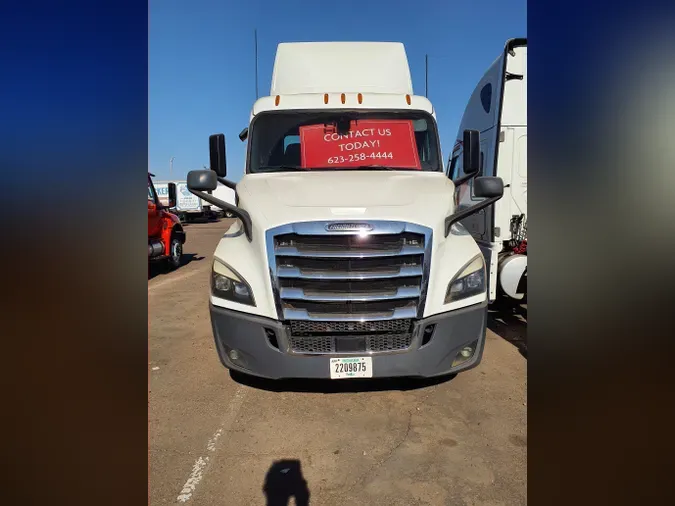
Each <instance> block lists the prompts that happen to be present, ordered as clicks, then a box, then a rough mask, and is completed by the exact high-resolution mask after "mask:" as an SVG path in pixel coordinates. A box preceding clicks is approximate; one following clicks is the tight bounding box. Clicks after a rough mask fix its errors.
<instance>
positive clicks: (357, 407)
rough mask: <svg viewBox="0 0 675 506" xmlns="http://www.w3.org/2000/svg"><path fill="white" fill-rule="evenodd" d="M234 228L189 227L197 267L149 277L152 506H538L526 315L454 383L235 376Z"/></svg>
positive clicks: (501, 322) (154, 271) (501, 318)
mask: <svg viewBox="0 0 675 506" xmlns="http://www.w3.org/2000/svg"><path fill="white" fill-rule="evenodd" d="M229 225H230V220H222V221H220V222H219V223H202V224H190V225H187V226H186V227H185V229H186V232H187V238H188V239H187V243H186V244H185V253H186V255H185V262H184V265H183V266H182V267H180V268H179V269H177V270H175V271H173V272H167V271H165V270H164V269H162V268H161V267H160V266H153V267H152V268H151V270H150V272H149V276H148V278H149V279H148V305H149V344H148V346H149V360H150V363H149V364H148V369H149V374H150V383H149V394H148V395H149V458H150V484H149V493H150V504H152V505H153V506H154V505H162V504H193V505H209V506H210V505H214V506H215V505H217V506H229V505H246V506H248V505H267V506H276V505H287V504H289V505H290V504H295V505H304V504H312V505H327V506H330V505H342V504H350V505H351V504H355V505H359V506H365V505H405V506H412V505H433V506H437V505H438V506H440V505H467V506H468V505H472V506H473V505H485V506H488V505H489V506H497V505H504V506H507V505H508V506H512V505H521V504H526V502H527V497H526V483H527V474H526V458H527V416H526V413H527V406H526V388H527V375H526V366H527V362H526V360H527V359H526V357H527V338H526V320H527V316H526V315H527V309H526V307H523V308H518V311H517V312H515V313H514V312H491V315H490V329H491V330H488V335H487V344H486V349H485V354H484V357H483V361H482V363H481V364H480V365H479V366H478V367H477V368H475V369H472V370H470V371H467V372H465V373H461V374H459V375H457V376H456V377H454V378H451V379H447V378H445V379H443V380H434V381H419V380H417V381H413V380H405V381H403V380H396V381H375V382H366V383H358V382H353V381H349V380H344V381H332V382H331V381H330V380H326V381H304V382H303V381H284V382H270V381H263V380H256V379H249V378H245V377H240V376H238V375H235V376H232V375H230V373H229V371H228V370H227V369H225V368H224V367H223V366H222V365H221V363H220V361H219V360H218V356H217V354H216V350H215V345H214V342H213V335H212V332H211V327H210V320H209V314H208V275H209V270H210V267H211V261H212V253H213V250H214V249H215V246H216V244H217V243H218V241H219V239H220V237H221V236H222V235H223V233H224V232H225V231H226V230H227V228H228V227H229ZM291 497H292V499H290V498H291Z"/></svg>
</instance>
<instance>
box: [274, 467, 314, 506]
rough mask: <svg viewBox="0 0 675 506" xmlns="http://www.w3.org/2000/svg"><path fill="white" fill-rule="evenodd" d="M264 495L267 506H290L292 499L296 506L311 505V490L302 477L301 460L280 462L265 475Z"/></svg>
mask: <svg viewBox="0 0 675 506" xmlns="http://www.w3.org/2000/svg"><path fill="white" fill-rule="evenodd" d="M263 493H264V494H265V497H266V498H267V506H288V504H289V503H290V499H291V497H293V498H295V504H296V506H308V505H309V488H307V481H305V478H304V476H303V475H302V469H301V468H300V461H299V460H278V461H276V462H274V463H273V464H272V466H271V467H270V468H269V470H268V471H267V475H265V483H264V484H263Z"/></svg>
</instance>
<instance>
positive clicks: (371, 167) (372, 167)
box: [355, 165, 415, 170]
mask: <svg viewBox="0 0 675 506" xmlns="http://www.w3.org/2000/svg"><path fill="white" fill-rule="evenodd" d="M355 169H356V170H415V169H409V168H407V167H390V166H389V165H359V166H358V167H355Z"/></svg>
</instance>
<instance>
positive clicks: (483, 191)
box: [473, 176, 504, 199]
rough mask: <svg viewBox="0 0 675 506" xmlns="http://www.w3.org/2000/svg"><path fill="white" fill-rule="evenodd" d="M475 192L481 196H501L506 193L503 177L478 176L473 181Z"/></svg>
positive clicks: (490, 197) (487, 197) (488, 197)
mask: <svg viewBox="0 0 675 506" xmlns="http://www.w3.org/2000/svg"><path fill="white" fill-rule="evenodd" d="M473 193H474V195H475V196H476V197H479V198H486V199H492V198H495V197H501V196H502V195H504V181H502V178H501V177H490V176H482V177H477V178H476V179H474V181H473Z"/></svg>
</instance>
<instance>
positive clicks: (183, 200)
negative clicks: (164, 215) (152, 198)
mask: <svg viewBox="0 0 675 506" xmlns="http://www.w3.org/2000/svg"><path fill="white" fill-rule="evenodd" d="M170 182H171V183H174V184H175V185H176V206H175V207H174V208H172V212H173V213H174V214H176V215H177V216H178V217H179V218H180V220H181V221H189V220H192V219H197V218H203V217H206V218H209V217H210V215H211V206H210V205H209V204H206V205H204V202H203V201H202V199H200V198H199V197H197V196H195V195H194V194H192V193H191V192H190V190H189V189H188V186H187V182H186V181H158V182H157V183H155V188H156V189H157V194H158V195H159V197H160V201H161V200H162V199H165V197H164V195H165V194H167V192H168V184H169V183H170Z"/></svg>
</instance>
